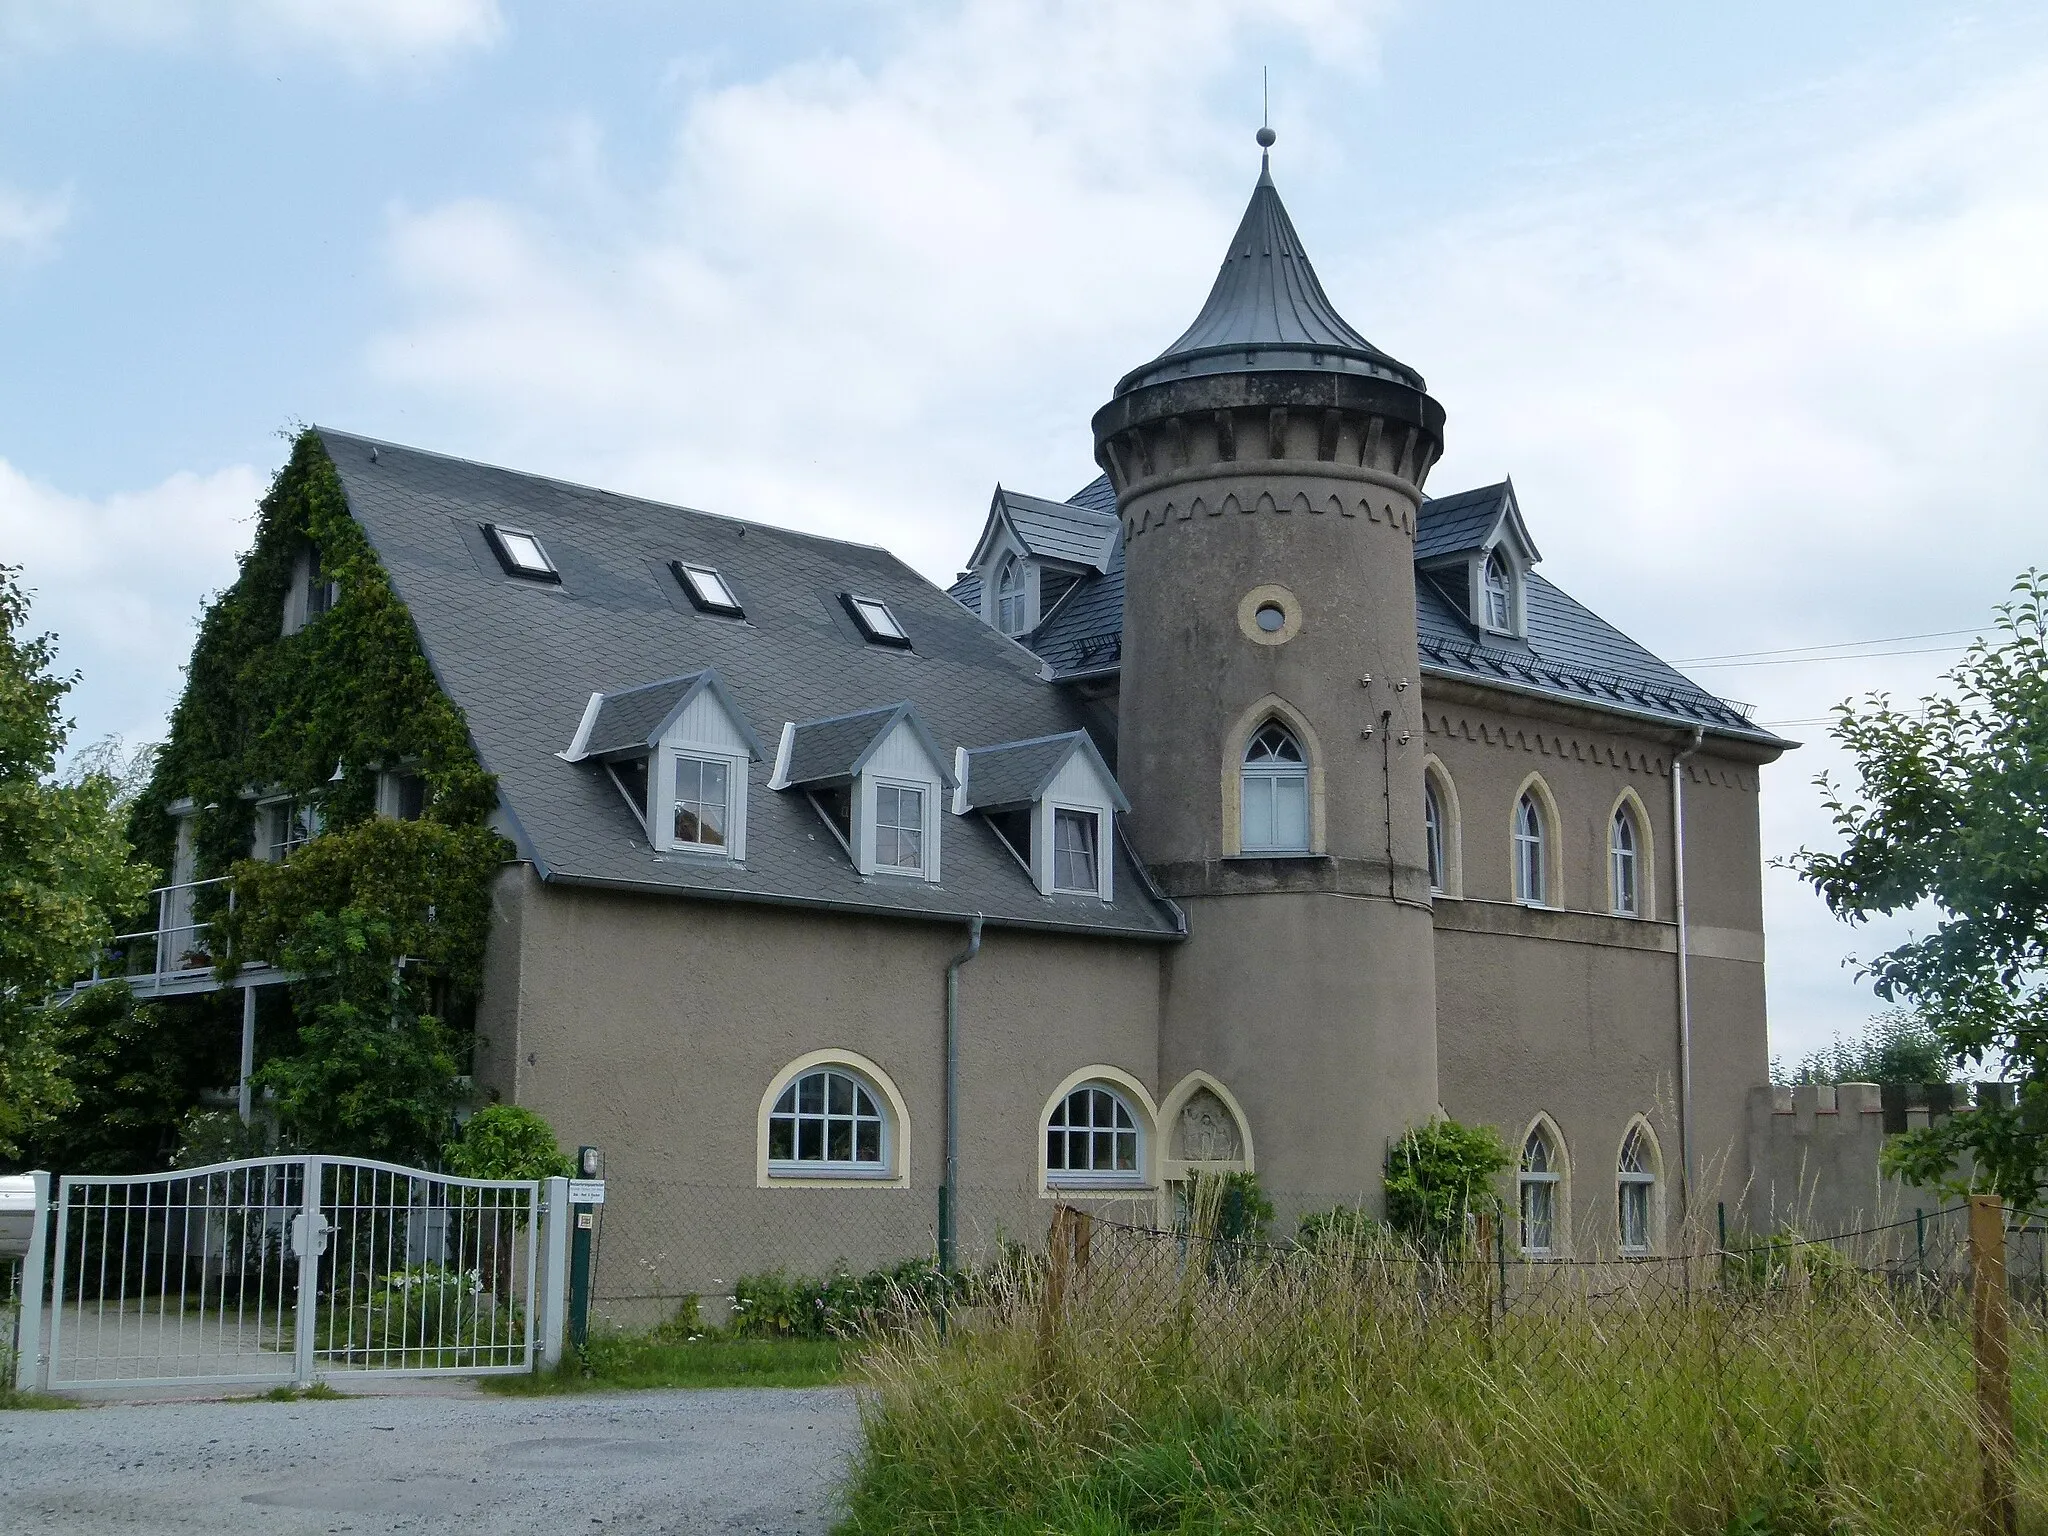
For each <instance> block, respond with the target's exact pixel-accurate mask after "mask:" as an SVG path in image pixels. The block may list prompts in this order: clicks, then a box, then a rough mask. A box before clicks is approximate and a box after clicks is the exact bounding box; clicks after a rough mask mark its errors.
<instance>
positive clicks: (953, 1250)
mask: <svg viewBox="0 0 2048 1536" xmlns="http://www.w3.org/2000/svg"><path fill="white" fill-rule="evenodd" d="M980 953H981V915H980V914H979V913H976V914H975V916H974V918H973V919H972V920H971V921H970V922H969V923H968V924H967V947H966V948H965V949H963V950H961V951H960V953H959V954H957V955H955V956H954V957H953V958H952V960H951V962H949V963H948V964H947V966H946V1151H945V1171H944V1175H943V1177H942V1178H941V1180H940V1183H939V1268H940V1269H941V1270H943V1271H944V1272H945V1273H947V1274H951V1273H952V1272H953V1271H954V1269H955V1268H956V1267H958V1266H957V1260H958V1258H959V1253H958V1249H959V1234H958V1233H957V1232H956V1230H955V1224H956V1222H957V1220H958V1214H959V1206H960V1199H959V1191H960V968H961V967H962V966H964V965H965V964H967V962H968V961H970V960H972V959H973V958H974V957H975V956H976V955H978V954H980Z"/></svg>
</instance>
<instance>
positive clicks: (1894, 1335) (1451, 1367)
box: [843, 1229, 2048, 1536]
mask: <svg viewBox="0 0 2048 1536" xmlns="http://www.w3.org/2000/svg"><path fill="white" fill-rule="evenodd" d="M1111 1236H1113V1234H1106V1233H1104V1232H1102V1231H1101V1230H1099V1229H1098V1232H1097V1235H1096V1241H1095V1244H1094V1260H1093V1262H1092V1264H1091V1265H1090V1266H1089V1267H1088V1269H1087V1271H1086V1272H1085V1274H1080V1273H1077V1274H1075V1275H1074V1276H1073V1277H1072V1278H1071V1279H1070V1281H1069V1283H1068V1290H1067V1295H1066V1297H1065V1299H1064V1304H1063V1305H1062V1306H1060V1307H1059V1308H1058V1309H1057V1311H1056V1313H1055V1312H1054V1311H1052V1310H1050V1309H1048V1308H1047V1306H1046V1305H1045V1303H1046V1294H1045V1288H1046V1282H1045V1277H1044V1274H1043V1272H1042V1271H1036V1272H1034V1271H1018V1272H1016V1273H1015V1274H1014V1275H1013V1276H1011V1277H1010V1278H1009V1279H1008V1280H1007V1281H1005V1282H1003V1283H1002V1284H999V1285H998V1286H996V1287H995V1289H994V1291H993V1293H992V1294H991V1295H990V1296H989V1298H988V1305H986V1306H985V1307H983V1308H981V1309H979V1310H978V1312H977V1313H976V1314H975V1315H973V1316H972V1317H968V1318H956V1319H954V1323H953V1326H952V1327H951V1329H950V1330H949V1331H948V1332H947V1334H946V1336H944V1337H941V1335H940V1333H939V1331H938V1330H937V1329H935V1328H933V1327H930V1326H911V1327H907V1328H900V1329H897V1330H895V1331H893V1332H885V1333H878V1334H877V1335H876V1337H875V1338H874V1340H873V1342H872V1344H871V1346H870V1350H869V1353H868V1355H867V1357H866V1361H865V1363H864V1365H863V1367H862V1370H863V1372H864V1374H865V1380H866V1382H867V1384H868V1386H869V1388H870V1391H869V1392H868V1393H867V1394H865V1397H864V1406H863V1415H864V1444H863V1448H862V1450H861V1452H860V1454H859V1458H858V1461H857V1465H856V1468H855V1475H854V1478H853V1480H852V1484H851V1487H850V1490H849V1494H848V1507H849V1513H848V1518H847V1520H846V1523H845V1526H844V1527H843V1529H844V1530H845V1531H847V1532H850V1533H866V1532H882V1531H889V1532H898V1531H959V1532H973V1533H987V1536H994V1533H1008V1532H1018V1533H1023V1532H1046V1531H1058V1532H1077V1533H1100V1536H1109V1533H1125V1532H1140V1531H1146V1532H1150V1531H1173V1532H1211V1531H1214V1532H1223V1531H1286V1532H1323V1531H1330V1532H1335V1531H1345V1532H1354V1531H1365V1532H1389V1533H1391V1532H1415V1533H1460V1536H1464V1533H1471V1536H1482V1533H1495V1532H1518V1533H1519V1532H1531V1531H1541V1532H1551V1531H1566V1532H1584V1533H1588V1536H1608V1533H1615V1536H1620V1533H1634V1532H1644V1533H1648V1532H1657V1533H1660V1536H1662V1533H1667V1532H1700V1533H1707V1532H1712V1533H1717V1536H1719V1533H1730V1532H1758V1533H1761V1532H1801V1533H1803V1532H1814V1533H1820V1532H1826V1533H1830V1536H1837V1533H1839V1536H1863V1533H1871V1536H1876V1533H1894V1532H1896V1533H1907V1532H1911V1533H1914V1536H1928V1533H1943V1532H1956V1533H1962V1532H1968V1531H1974V1530H1976V1529H1978V1519H1979V1514H1978V1498H1979V1481H1978V1479H1979V1472H1978V1462H1977V1455H1976V1442H1975V1437H1974V1417H1973V1414H1974V1409H1973V1401H1972V1390H1973V1388H1972V1382H1973V1377H1972V1374H1971V1363H1970V1354H1969V1332H1968V1328H1969V1324H1968V1315H1967V1310H1966V1308H1964V1307H1963V1306H1961V1305H1959V1299H1958V1297H1957V1296H1956V1295H1955V1294H1954V1293H1953V1292H1946V1291H1942V1292H1937V1291H1928V1290H1919V1289H1907V1290H1905V1291H1901V1290H1898V1289H1895V1288H1894V1287H1892V1286H1891V1285H1889V1284H1887V1283H1885V1282H1884V1281H1882V1280H1880V1279H1873V1278H1871V1277H1867V1276H1864V1275H1862V1274H1860V1273H1856V1272H1854V1271H1850V1272H1848V1273H1845V1274H1830V1275H1828V1276H1826V1277H1825V1279H1824V1283H1823V1282H1816V1281H1815V1280H1813V1279H1812V1278H1811V1277H1808V1276H1806V1275H1804V1274H1803V1273H1800V1272H1799V1271H1797V1270H1796V1269H1795V1271H1794V1272H1792V1273H1790V1274H1786V1275H1775V1276H1766V1277H1765V1278H1764V1280H1763V1281H1762V1282H1758V1281H1756V1280H1755V1279H1754V1278H1750V1279H1742V1278H1740V1277H1738V1278H1736V1279H1734V1280H1733V1281H1732V1282H1731V1284H1730V1285H1729V1286H1728V1287H1727V1288H1726V1289H1723V1288H1722V1287H1721V1286H1720V1284H1719V1281H1720V1279H1721V1276H1720V1274H1719V1272H1718V1269H1717V1268H1716V1267H1715V1266H1713V1265H1712V1264H1711V1263H1708V1264H1697V1263H1695V1264H1690V1265H1688V1264H1686V1263H1654V1264H1637V1265H1626V1266H1624V1265H1620V1264H1616V1265H1607V1266H1575V1267H1568V1268H1567V1267H1549V1268H1544V1269H1540V1270H1539V1269H1536V1268H1534V1267H1528V1266H1522V1267H1518V1268H1517V1269H1515V1270H1514V1271H1512V1272H1510V1274H1509V1275H1508V1277H1507V1279H1508V1284H1507V1286H1506V1289H1507V1291H1508V1295H1507V1297H1506V1305H1505V1309H1503V1306H1502V1298H1501V1276H1500V1274H1499V1272H1498V1271H1496V1270H1495V1269H1494V1268H1493V1267H1492V1266H1489V1265H1485V1264H1478V1263H1474V1264H1469V1265H1461V1264H1449V1265H1435V1264H1431V1263H1430V1262H1429V1261H1427V1260H1426V1259H1425V1258H1423V1257H1422V1256H1419V1255H1416V1254H1414V1253H1409V1252H1402V1251H1399V1250H1395V1249H1391V1248H1388V1247H1386V1246H1384V1245H1383V1244H1376V1243H1375V1242H1374V1241H1373V1240H1372V1239H1370V1238H1367V1239H1365V1240H1363V1241H1360V1240H1353V1239H1351V1238H1348V1237H1341V1236H1340V1237H1339V1238H1338V1239H1337V1240H1335V1241H1332V1242H1329V1243H1326V1244H1324V1245H1323V1246H1322V1248H1321V1249H1320V1250H1304V1249H1293V1250H1288V1251H1285V1252H1282V1251H1279V1250H1273V1251H1270V1252H1268V1251H1263V1250H1261V1251H1247V1252H1244V1253H1233V1252H1227V1251H1225V1250H1221V1249H1214V1248H1208V1247H1205V1246H1204V1245H1202V1244H1199V1243H1189V1242H1185V1241H1176V1240H1173V1239H1166V1238H1160V1237H1139V1236H1135V1235H1123V1236H1118V1237H1115V1240H1113V1241H1105V1238H1106V1237H1111ZM2017 1342H2019V1344H2020V1348H2019V1351H2018V1353H2019V1359H2020V1362H2021V1366H2022V1369H2021V1370H2020V1372H2019V1379H2018V1381H2017V1383H2016V1386H2017V1388H2018V1396H2019V1398H2020V1404H2021V1422H2022V1430H2021V1434H2022V1449H2021V1458H2022V1466H2021V1474H2022V1500H2021V1504H2022V1509H2023V1511H2024V1515H2023V1528H2024V1529H2027V1530H2030V1531H2039V1530H2043V1529H2048V1526H2044V1521H2043V1511H2044V1508H2048V1503H2044V1496H2048V1469H2044V1457H2043V1454H2042V1446H2041V1444H2040V1439H2039V1436H2040V1433H2041V1426H2042V1423H2043V1417H2044V1415H2043V1411H2042V1410H2043V1405H2044V1399H2048V1381H2044V1379H2043V1372H2042V1370H2041V1360H2042V1351H2041V1349H2040V1348H2039V1347H2038V1344H2037V1342H2036V1340H2035V1338H2034V1335H2032V1334H2031V1333H2029V1332H2028V1331H2026V1330H2025V1329H2022V1330H2021V1332H2020V1334H2019V1335H2018V1339H2017Z"/></svg>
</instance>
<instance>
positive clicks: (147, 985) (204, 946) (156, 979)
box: [77, 875, 235, 992]
mask: <svg viewBox="0 0 2048 1536" xmlns="http://www.w3.org/2000/svg"><path fill="white" fill-rule="evenodd" d="M216 885H226V886H228V893H227V897H228V900H227V905H228V910H229V911H230V912H232V911H233V910H234V909H235V892H234V887H233V886H232V885H231V884H229V877H227V876H226V875H218V876H216V877H214V878H213V879H211V880H187V881H184V882H182V883H181V884H177V885H160V886H158V887H157V888H156V889H155V890H153V891H151V892H150V893H149V895H150V904H151V909H152V910H153V911H154V913H155V925H154V926H153V927H149V928H141V929H138V930H136V931H135V932H133V933H117V934H115V935H114V937H113V938H112V939H111V940H109V941H108V943H107V946H106V948H105V949H103V950H101V951H100V954H99V957H98V959H96V960H95V961H94V962H93V968H92V973H91V974H90V975H89V976H86V977H83V978H81V979H80V980H79V981H78V983H77V986H78V987H88V986H93V985H95V984H97V983H99V982H102V981H112V980H116V979H125V980H127V981H128V982H129V983H130V985H131V986H133V987H134V988H135V990H137V991H147V992H161V991H178V992H203V991H209V990H211V989H212V987H213V986H214V985H215V984H216V983H215V981H214V976H213V965H214V959H215V955H214V932H213V929H214V924H213V922H212V921H210V920H203V919H200V918H197V917H195V916H194V915H193V914H194V912H195V910H196V909H197V907H198V893H199V892H201V891H203V890H205V889H207V888H208V887H210V886H216Z"/></svg>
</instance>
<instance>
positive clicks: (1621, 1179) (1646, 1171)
mask: <svg viewBox="0 0 2048 1536" xmlns="http://www.w3.org/2000/svg"><path fill="white" fill-rule="evenodd" d="M1614 1177H1615V1181H1616V1186H1615V1187H1616V1196H1617V1200H1618V1203H1619V1207H1620V1210H1619V1217H1620V1222H1621V1251H1622V1252H1623V1253H1648V1252H1649V1251H1650V1249H1651V1247H1652V1240H1653V1238H1654V1236H1655V1234H1654V1232H1653V1230H1652V1228H1651V1224H1650V1223H1651V1210H1652V1206H1651V1202H1652V1200H1653V1199H1654V1198H1655V1195H1656V1190H1657V1165H1656V1158H1655V1152H1654V1151H1653V1149H1652V1148H1651V1146H1650V1137H1649V1133H1648V1132H1647V1131H1645V1130H1644V1129H1643V1127H1642V1126H1640V1125H1632V1126H1630V1127H1629V1132H1628V1136H1627V1137H1626V1138H1625V1139H1624V1140H1623V1141H1622V1144H1621V1165H1620V1167H1619V1168H1618V1169H1617V1170H1616V1171H1615V1175H1614Z"/></svg>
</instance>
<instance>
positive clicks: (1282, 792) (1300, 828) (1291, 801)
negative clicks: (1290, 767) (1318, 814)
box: [1273, 778, 1308, 848]
mask: <svg viewBox="0 0 2048 1536" xmlns="http://www.w3.org/2000/svg"><path fill="white" fill-rule="evenodd" d="M1273 833H1274V845H1275V846H1276V847H1280V848H1306V847H1307V846H1308V780H1307V779H1298V778H1285V779H1276V780H1274V782H1273Z"/></svg>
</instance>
